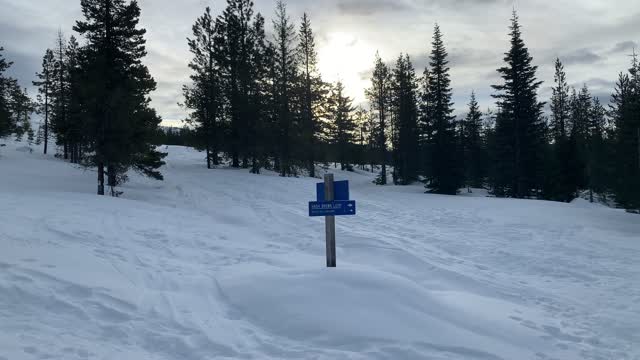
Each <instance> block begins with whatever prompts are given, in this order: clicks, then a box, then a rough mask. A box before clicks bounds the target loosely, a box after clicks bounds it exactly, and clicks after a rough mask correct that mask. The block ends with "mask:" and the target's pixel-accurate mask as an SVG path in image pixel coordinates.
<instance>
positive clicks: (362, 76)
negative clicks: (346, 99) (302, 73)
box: [318, 32, 376, 105]
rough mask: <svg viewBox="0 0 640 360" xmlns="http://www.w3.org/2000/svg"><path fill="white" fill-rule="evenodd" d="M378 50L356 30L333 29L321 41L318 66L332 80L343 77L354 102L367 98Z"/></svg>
mask: <svg viewBox="0 0 640 360" xmlns="http://www.w3.org/2000/svg"><path fill="white" fill-rule="evenodd" d="M375 53H376V50H375V48H374V47H373V46H371V45H370V44H367V43H366V42H364V41H362V40H361V39H358V37H356V36H355V35H353V34H349V33H345V32H333V33H329V34H328V35H327V40H326V41H325V42H321V43H320V44H319V49H318V68H319V69H320V72H321V73H322V78H323V79H324V80H325V81H328V82H336V81H338V80H342V82H343V84H344V86H345V88H346V90H347V95H348V96H350V97H351V98H353V99H354V105H357V104H359V103H361V102H364V101H365V95H364V90H365V89H366V88H367V87H369V82H370V80H369V76H368V72H369V71H370V70H371V68H372V67H373V61H374V56H375Z"/></svg>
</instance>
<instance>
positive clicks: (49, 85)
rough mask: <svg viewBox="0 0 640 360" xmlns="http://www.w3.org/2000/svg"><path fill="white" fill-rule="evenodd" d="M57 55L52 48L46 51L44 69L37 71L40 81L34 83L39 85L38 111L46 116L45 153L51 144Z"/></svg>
mask: <svg viewBox="0 0 640 360" xmlns="http://www.w3.org/2000/svg"><path fill="white" fill-rule="evenodd" d="M54 67H55V57H54V54H53V51H52V50H51V49H47V50H46V51H45V54H44V57H43V58H42V70H41V72H40V73H37V74H36V76H37V77H38V79H39V80H38V81H34V82H33V85H34V86H37V87H38V92H39V93H40V94H39V95H38V112H39V113H40V114H41V115H42V116H43V117H44V128H43V129H44V135H43V136H44V153H45V154H46V153H47V149H48V146H49V120H50V116H51V112H52V108H51V106H50V105H51V98H52V96H53V80H54V71H55V70H54Z"/></svg>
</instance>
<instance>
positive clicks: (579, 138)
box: [568, 85, 593, 200]
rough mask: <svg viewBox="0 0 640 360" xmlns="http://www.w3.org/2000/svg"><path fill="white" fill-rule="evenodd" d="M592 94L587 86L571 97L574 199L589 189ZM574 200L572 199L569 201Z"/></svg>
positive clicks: (571, 171) (571, 170)
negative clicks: (581, 191)
mask: <svg viewBox="0 0 640 360" xmlns="http://www.w3.org/2000/svg"><path fill="white" fill-rule="evenodd" d="M592 112H593V109H592V103H591V94H590V93H589V89H588V88H587V86H586V85H584V86H583V87H582V89H580V92H576V91H575V89H574V90H573V93H572V96H571V117H570V124H571V126H570V129H571V132H570V143H571V165H572V166H571V168H570V174H571V180H572V182H571V183H572V186H573V188H574V189H575V191H576V194H574V195H573V197H576V196H577V191H578V190H580V189H585V188H587V185H588V182H589V181H588V179H587V175H588V174H587V162H588V157H589V153H588V144H589V138H590V133H589V128H590V122H591V115H592ZM568 200H572V199H568Z"/></svg>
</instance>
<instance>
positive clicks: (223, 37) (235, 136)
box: [215, 0, 257, 168]
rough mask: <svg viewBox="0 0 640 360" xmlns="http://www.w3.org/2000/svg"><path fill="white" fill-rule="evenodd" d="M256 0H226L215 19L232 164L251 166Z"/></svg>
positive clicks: (217, 53)
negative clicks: (254, 1) (253, 26)
mask: <svg viewBox="0 0 640 360" xmlns="http://www.w3.org/2000/svg"><path fill="white" fill-rule="evenodd" d="M253 20H254V9H253V1H251V0H227V7H226V8H225V10H224V11H223V13H222V15H220V16H219V17H218V19H217V21H216V28H217V34H216V35H217V36H216V46H217V50H216V52H215V54H216V56H217V59H218V64H219V65H220V71H221V75H222V79H223V82H222V84H223V86H224V94H225V100H226V102H227V105H228V106H227V116H228V118H229V130H230V133H229V139H228V145H229V148H228V152H229V155H230V157H231V166H232V167H240V166H242V167H243V168H248V167H249V142H250V138H249V137H250V133H251V132H252V131H251V127H252V126H253V125H254V124H252V121H253V120H254V119H252V117H253V115H254V114H252V113H251V110H252V108H251V105H250V103H251V99H250V96H251V95H250V92H251V88H252V87H253V86H252V82H254V81H256V80H257V79H255V78H254V76H253V75H254V71H253V70H254V69H253V67H252V65H253V64H252V63H251V62H252V61H251V60H252V57H253V53H254V51H255V34H254V33H253V31H252V21H253Z"/></svg>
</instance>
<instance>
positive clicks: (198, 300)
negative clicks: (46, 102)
mask: <svg viewBox="0 0 640 360" xmlns="http://www.w3.org/2000/svg"><path fill="white" fill-rule="evenodd" d="M20 146H23V145H21V144H18V143H10V144H9V145H8V146H7V147H3V148H1V149H0V219H1V220H0V246H1V249H2V251H0V360H13V359H123V358H124V359H212V358H215V359H629V360H637V359H640V345H639V344H640V263H639V262H638V259H639V258H640V221H639V218H638V217H637V215H631V214H626V213H624V212H622V211H618V210H613V209H609V208H606V207H602V206H596V205H594V206H590V205H584V204H580V205H579V206H576V205H572V204H560V203H550V202H543V201H523V200H511V199H494V198H487V197H481V196H466V195H464V196H457V197H449V196H438V195H425V194H423V189H422V188H421V187H420V186H417V185H416V186H408V187H392V186H387V187H379V186H375V185H373V184H372V183H371V181H372V180H373V178H374V176H373V175H371V174H367V173H365V172H361V171H357V172H356V173H346V172H342V171H334V170H335V169H331V171H332V172H334V173H335V174H336V177H337V178H338V179H349V180H350V183H351V196H352V198H353V199H355V200H356V201H358V215H357V216H353V217H340V218H338V219H337V221H336V223H337V246H338V249H337V250H338V251H337V259H338V268H337V269H331V270H329V269H325V268H324V263H325V259H324V251H325V248H324V223H323V221H322V219H318V218H309V217H308V216H307V215H308V214H307V202H308V201H310V200H313V199H314V197H315V194H314V191H315V187H314V183H315V182H317V181H319V180H316V179H309V178H280V177H277V176H276V175H275V174H273V173H269V172H265V173H264V174H263V175H260V176H256V175H251V174H249V173H248V172H247V171H246V170H232V169H217V170H207V169H205V168H204V167H203V166H202V164H203V156H204V155H203V154H202V153H198V152H196V151H193V150H190V149H185V148H181V147H169V148H168V150H167V151H168V152H169V157H168V158H167V165H166V166H165V167H164V168H163V170H162V171H163V173H164V175H165V181H164V182H155V181H152V180H147V179H143V178H141V177H139V176H137V175H135V174H134V175H132V176H131V182H130V183H128V184H127V185H125V186H124V187H123V191H124V195H123V198H120V199H113V198H108V197H105V198H102V197H96V196H95V195H92V192H93V190H94V189H93V187H94V186H93V184H95V179H94V176H95V173H94V172H92V171H88V170H83V169H80V168H76V167H74V166H73V165H70V164H67V163H63V162H61V161H59V160H55V159H53V158H51V157H46V156H43V155H39V154H37V151H34V153H32V154H31V153H28V152H24V151H15V150H16V149H18V148H19V147H20Z"/></svg>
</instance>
